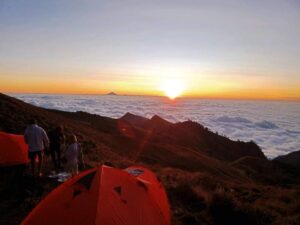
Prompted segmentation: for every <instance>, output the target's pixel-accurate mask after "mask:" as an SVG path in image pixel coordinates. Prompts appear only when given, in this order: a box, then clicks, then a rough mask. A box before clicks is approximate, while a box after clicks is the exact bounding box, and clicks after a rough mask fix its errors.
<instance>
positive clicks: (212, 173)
mask: <svg viewBox="0 0 300 225" xmlns="http://www.w3.org/2000/svg"><path fill="white" fill-rule="evenodd" d="M32 117H34V118H37V120H38V121H39V124H40V125H41V126H43V127H44V128H45V129H46V130H50V129H51V128H52V127H55V126H56V125H57V124H61V125H63V126H64V127H65V131H66V133H67V134H71V133H76V134H77V136H78V137H79V140H80V141H81V142H82V144H83V148H84V152H85V158H86V161H87V162H88V164H89V165H90V166H94V165H96V164H98V163H103V162H110V163H113V164H114V165H116V166H118V167H125V166H127V165H130V164H132V163H140V164H145V165H147V166H149V167H151V168H152V169H153V170H154V171H155V172H156V173H157V175H158V176H159V177H160V179H161V180H162V182H163V183H164V185H165V187H166V189H167V192H168V195H169V199H170V202H171V205H172V212H173V223H174V224H178V225H179V224H228V223H230V224H299V223H297V222H298V221H300V218H299V215H300V203H299V202H300V201H299V199H300V191H299V182H298V180H297V179H298V178H297V177H295V176H292V175H290V174H288V173H287V172H285V171H284V170H282V169H281V168H279V167H277V166H276V165H275V164H273V163H272V162H269V161H267V160H266V158H265V157H264V155H263V154H262V152H261V151H260V149H259V147H258V146H257V145H255V144H254V143H244V142H233V141H231V140H229V139H228V138H225V137H222V136H219V135H217V134H214V133H212V132H210V131H209V130H207V129H206V128H204V127H202V126H201V125H199V124H196V123H193V122H190V121H188V122H184V123H178V124H171V123H169V122H167V121H164V120H162V119H161V118H159V117H154V118H152V119H151V120H148V119H144V118H140V117H135V116H134V115H127V116H125V117H123V118H122V119H119V120H115V119H111V118H106V117H100V116H97V115H90V114H87V113H83V112H78V113H69V112H61V111H56V110H46V109H42V108H39V107H35V106H32V105H30V104H26V103H24V102H22V101H19V100H16V99H14V98H10V97H8V96H5V95H0V130H4V131H7V132H12V133H22V132H23V130H24V129H25V126H26V122H27V121H28V120H29V119H30V118H32ZM47 168H48V170H49V169H50V165H46V170H47ZM41 185H42V186H43V188H44V192H43V195H45V194H46V193H48V192H49V191H50V190H51V189H52V188H54V187H55V185H56V184H51V183H49V182H48V181H47V180H43V181H41ZM35 203H36V202H34V204H35ZM34 204H33V205H34ZM9 205H10V202H3V203H2V204H0V208H1V209H2V210H4V211H9V212H10V214H9V213H8V214H5V215H4V214H3V215H1V216H2V218H0V222H2V221H4V222H5V223H8V224H18V222H19V221H20V220H22V218H23V217H24V216H25V215H26V212H28V211H29V210H30V209H31V208H32V206H33V205H31V206H29V207H26V206H24V205H20V206H19V207H13V209H10V210H8V208H9ZM24 210H25V213H22V211H24ZM12 217H16V219H13V218H12ZM12 219H13V220H12Z"/></svg>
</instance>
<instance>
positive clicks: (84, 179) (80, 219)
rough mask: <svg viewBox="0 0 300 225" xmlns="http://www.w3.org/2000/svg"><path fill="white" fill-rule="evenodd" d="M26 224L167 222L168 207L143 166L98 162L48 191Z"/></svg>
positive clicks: (135, 224) (167, 224) (162, 224)
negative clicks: (98, 163)
mask: <svg viewBox="0 0 300 225" xmlns="http://www.w3.org/2000/svg"><path fill="white" fill-rule="evenodd" d="M134 170H140V171H141V173H140V174H139V175H133V174H132V173H131V172H130V171H134ZM128 171H129V172H128ZM29 224H30V225H53V224H56V225H68V224H70V225H82V224H85V225H170V209H169V203H168V199H167V196H166V193H165V190H164V188H163V186H162V185H161V184H160V182H159V181H158V180H157V178H156V176H155V175H154V174H153V173H152V172H151V171H150V170H148V169H147V168H144V167H130V168H128V169H127V170H120V169H116V168H112V167H108V166H99V167H97V168H95V169H92V170H88V171H85V172H83V173H80V174H79V175H77V176H75V177H73V178H71V179H70V180H68V181H67V182H65V183H64V184H62V185H60V186H59V187H58V188H56V189H55V190H54V191H53V192H51V193H50V194H49V195H48V196H47V197H46V198H45V199H44V200H43V201H41V202H40V204H39V205H38V206H37V207H36V208H35V209H34V210H33V211H32V212H31V213H30V214H29V215H28V216H27V217H26V218H25V220H24V221H23V222H22V225H29Z"/></svg>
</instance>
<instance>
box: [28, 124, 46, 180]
mask: <svg viewBox="0 0 300 225" xmlns="http://www.w3.org/2000/svg"><path fill="white" fill-rule="evenodd" d="M24 138H25V142H26V143H27V145H28V147H29V149H28V156H29V159H30V163H31V171H32V175H33V176H34V175H35V159H36V157H38V176H42V172H41V170H42V163H43V150H45V148H46V149H47V148H48V147H49V139H48V136H47V133H46V132H45V130H44V129H43V128H42V127H40V126H38V125H37V122H36V121H35V120H34V119H32V120H30V121H29V124H28V126H27V128H26V130H25V133H24Z"/></svg>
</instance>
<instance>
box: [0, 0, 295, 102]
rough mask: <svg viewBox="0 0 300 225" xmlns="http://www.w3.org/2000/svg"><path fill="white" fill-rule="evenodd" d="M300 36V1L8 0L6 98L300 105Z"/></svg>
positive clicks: (2, 42)
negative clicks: (177, 91) (110, 96)
mask: <svg viewBox="0 0 300 225" xmlns="http://www.w3.org/2000/svg"><path fill="white" fill-rule="evenodd" d="M299 37H300V1H298V0H252V1H249V0H226V1H223V0H180V1H179V0H152V1H145V0H101V1H100V0H97V1H96V0H43V1H40V0H14V1H11V0H0V92H10V93H11V92H13V93H75V94H77V93H78V94H104V93H107V92H110V91H114V92H116V93H118V94H128V95H131V94H132V95H164V91H165V90H164V88H163V87H164V86H166V84H167V85H169V86H170V85H171V86H172V85H173V84H174V83H177V84H178V83H179V84H180V87H177V88H181V89H182V90H183V93H182V95H183V96H190V97H208V98H242V99H248V98H251V99H253V98H257V99H285V100H290V99H292V100H293V99H296V100H300V41H299ZM174 88H176V87H174ZM169 89H170V87H169Z"/></svg>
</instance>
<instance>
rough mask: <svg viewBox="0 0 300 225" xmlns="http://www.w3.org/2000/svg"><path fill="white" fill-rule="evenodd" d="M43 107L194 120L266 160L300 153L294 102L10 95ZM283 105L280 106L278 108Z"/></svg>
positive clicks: (299, 110) (299, 124) (299, 126)
mask: <svg viewBox="0 0 300 225" xmlns="http://www.w3.org/2000/svg"><path fill="white" fill-rule="evenodd" d="M14 97H17V98H19V99H21V100H23V101H25V102H28V103H31V104H34V105H37V106H41V107H44V108H51V109H58V110H65V111H71V112H75V111H85V112H89V113H94V114H99V115H102V116H108V117H112V118H119V117H121V116H123V115H124V114H125V113H126V112H131V113H133V114H136V115H140V116H144V117H147V118H151V117H152V116H153V115H159V116H161V117H163V118H165V119H167V120H169V121H171V122H179V121H185V120H193V121H196V122H199V123H201V124H202V125H204V126H206V127H208V128H209V129H211V130H212V131H215V132H218V133H219V134H223V135H225V136H227V137H229V138H231V139H234V140H238V139H239V140H243V141H250V140H253V141H255V142H256V143H257V144H258V145H259V146H260V147H261V148H262V150H263V151H264V153H265V154H266V155H267V157H269V158H273V157H276V156H278V155H282V154H287V153H289V152H291V151H297V150H300V116H299V115H300V108H299V103H292V102H289V103H287V102H286V103H285V102H274V101H272V102H271V101H270V102H260V101H259V102H256V101H229V100H204V99H178V100H177V101H176V102H175V103H167V102H166V101H162V99H161V98H157V97H153V98H152V97H135V96H127V97H124V96H95V95H35V94H26V95H25V94H24V95H14ZM283 104H284V106H283Z"/></svg>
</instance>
